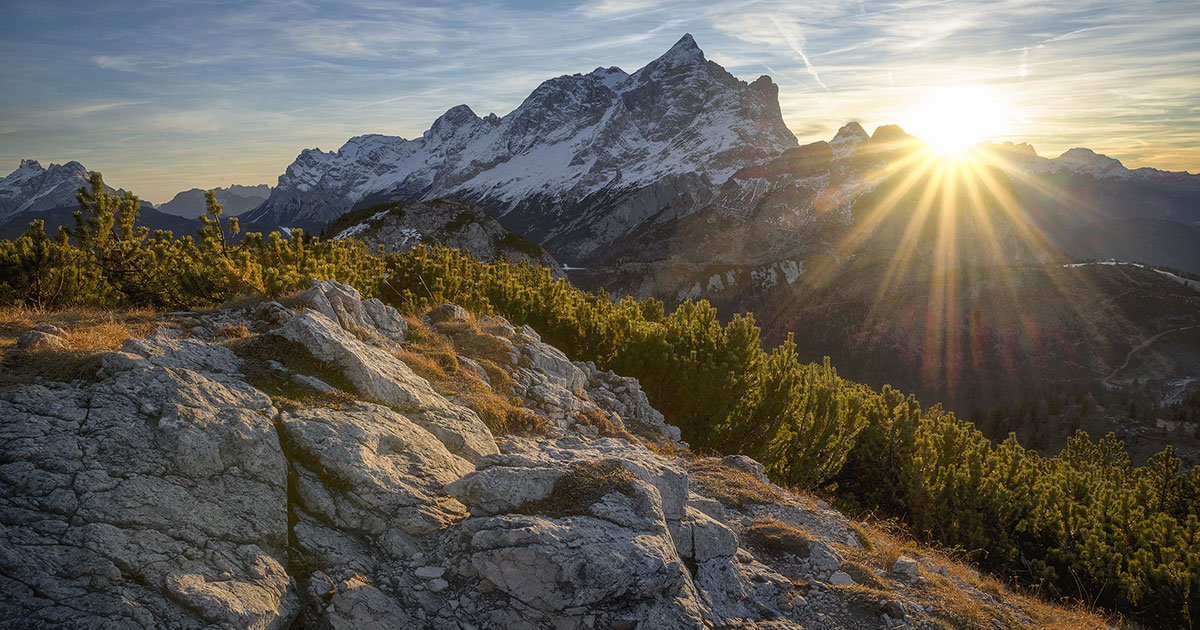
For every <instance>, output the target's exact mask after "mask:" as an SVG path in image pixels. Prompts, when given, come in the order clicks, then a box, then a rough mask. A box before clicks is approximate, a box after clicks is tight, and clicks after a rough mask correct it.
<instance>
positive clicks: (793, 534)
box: [744, 518, 814, 558]
mask: <svg viewBox="0 0 1200 630" xmlns="http://www.w3.org/2000/svg"><path fill="white" fill-rule="evenodd" d="M744 537H745V540H746V542H747V544H749V545H750V546H751V547H754V548H757V549H761V550H762V551H765V552H767V553H769V554H773V555H777V556H778V555H783V554H791V555H793V556H796V557H798V558H807V557H808V556H809V548H808V543H809V541H811V540H813V538H814V536H813V535H812V534H810V533H809V532H807V531H805V530H803V529H801V528H799V527H796V526H794V525H788V524H787V523H784V522H783V521H780V520H777V519H773V518H760V519H755V520H754V521H752V522H751V523H750V525H748V526H747V527H746V530H745V532H744Z"/></svg>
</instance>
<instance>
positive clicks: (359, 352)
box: [276, 311, 497, 461]
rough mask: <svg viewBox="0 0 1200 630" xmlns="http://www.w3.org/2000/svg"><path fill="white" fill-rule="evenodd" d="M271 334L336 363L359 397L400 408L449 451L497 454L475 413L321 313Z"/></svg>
mask: <svg viewBox="0 0 1200 630" xmlns="http://www.w3.org/2000/svg"><path fill="white" fill-rule="evenodd" d="M276 334H278V335H280V336H282V337H284V338H285V339H289V340H291V341H295V342H297V343H299V344H301V345H303V346H304V347H305V348H306V349H307V350H308V351H309V352H310V353H311V354H312V355H313V356H314V357H316V358H317V359H319V360H321V361H325V362H327V363H329V364H331V365H333V366H336V367H337V368H338V369H340V370H341V371H342V374H343V375H344V376H345V377H346V380H347V381H349V382H350V383H351V384H353V385H354V387H355V389H356V390H357V393H358V394H360V395H362V396H363V397H364V398H366V399H368V400H371V401H374V402H378V403H381V404H384V405H388V406H391V407H393V408H397V409H403V410H405V413H407V414H408V415H409V418H410V419H411V420H412V421H413V422H416V423H417V424H419V425H420V426H422V427H423V428H425V429H426V430H428V431H430V432H432V433H433V434H434V435H435V436H437V438H438V439H439V440H441V441H442V443H443V444H445V445H446V448H448V449H449V450H450V452H451V453H454V454H456V455H459V456H461V457H464V458H466V459H467V460H469V461H475V460H477V459H479V458H480V457H482V456H484V455H487V454H489V453H496V452H497V450H496V443H495V440H494V439H493V438H492V433H491V431H489V430H488V428H487V426H485V425H484V424H483V421H482V420H480V419H479V416H477V415H475V412H474V411H471V410H470V409H468V408H466V407H463V406H461V405H456V404H453V403H451V402H450V401H448V400H446V399H445V398H444V397H443V396H441V395H440V394H438V393H437V392H435V391H434V390H433V387H432V386H431V385H430V384H429V382H428V381H426V380H425V379H423V378H421V377H420V376H417V374H416V373H414V372H413V371H412V369H411V368H409V367H408V366H407V365H405V363H404V362H403V361H401V360H400V359H398V358H396V357H395V356H394V355H393V354H391V353H389V352H387V351H386V350H383V349H381V348H377V347H374V346H369V345H367V344H365V343H363V342H361V341H359V340H358V339H356V338H355V337H354V336H353V335H351V334H350V333H348V332H346V331H345V330H343V329H342V328H340V327H339V326H337V325H336V324H334V323H333V322H332V321H330V319H329V318H327V317H325V316H324V315H321V314H319V313H316V312H314V311H305V312H303V313H301V314H299V315H297V316H296V317H293V318H292V319H291V320H290V321H289V322H288V323H287V324H286V325H284V326H283V327H282V328H280V329H279V330H277V331H276Z"/></svg>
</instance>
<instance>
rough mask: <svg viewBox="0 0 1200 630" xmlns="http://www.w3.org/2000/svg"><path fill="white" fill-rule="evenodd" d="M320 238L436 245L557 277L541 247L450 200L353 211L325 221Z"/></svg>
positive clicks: (389, 247)
mask: <svg viewBox="0 0 1200 630" xmlns="http://www.w3.org/2000/svg"><path fill="white" fill-rule="evenodd" d="M326 234H328V235H331V236H332V237H333V239H334V240H340V239H343V238H355V239H358V240H360V241H363V242H364V243H366V244H367V246H368V247H370V248H371V250H372V251H376V250H382V251H388V252H405V251H408V250H410V249H412V248H413V247H416V246H417V245H421V244H432V243H439V244H442V245H445V246H447V247H453V248H455V249H460V250H462V251H464V252H467V253H469V254H471V255H472V256H474V257H476V258H478V259H479V260H482V261H484V262H492V261H496V260H507V261H510V262H521V261H524V262H529V263H532V264H534V265H538V266H540V267H549V268H550V269H552V270H554V271H555V272H556V273H559V274H561V273H562V269H561V267H560V266H559V264H558V262H556V261H555V260H554V258H553V257H551V256H550V254H549V253H547V252H546V250H544V249H542V248H541V246H539V245H536V244H535V243H533V242H532V241H529V240H527V239H526V238H525V237H523V236H521V235H519V234H515V233H513V232H510V231H508V230H507V229H505V228H504V226H503V225H501V224H500V222H499V221H497V220H496V219H495V218H493V217H492V215H490V214H488V213H486V212H484V211H483V209H481V208H480V207H479V206H476V205H474V204H470V203H466V202H462V201H453V200H450V199H436V200H433V201H429V202H422V201H400V202H394V203H388V204H382V205H379V206H372V207H370V208H364V209H362V210H355V211H353V212H350V213H347V214H344V215H342V216H340V217H338V218H337V219H335V220H334V221H333V222H332V223H330V224H329V228H328V229H327V230H326Z"/></svg>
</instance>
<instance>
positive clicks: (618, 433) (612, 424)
mask: <svg viewBox="0 0 1200 630" xmlns="http://www.w3.org/2000/svg"><path fill="white" fill-rule="evenodd" d="M577 422H578V423H579V424H583V425H587V426H590V427H596V431H598V432H599V434H600V437H614V438H621V439H624V440H626V441H628V442H629V443H631V444H637V443H638V439H637V437H635V436H634V435H633V434H632V433H630V432H629V431H628V430H627V429H626V428H625V425H623V424H621V422H620V421H618V420H613V419H612V418H610V417H608V414H606V413H604V412H603V411H601V410H599V409H596V408H588V409H584V410H583V411H581V412H579V416H578V418H577Z"/></svg>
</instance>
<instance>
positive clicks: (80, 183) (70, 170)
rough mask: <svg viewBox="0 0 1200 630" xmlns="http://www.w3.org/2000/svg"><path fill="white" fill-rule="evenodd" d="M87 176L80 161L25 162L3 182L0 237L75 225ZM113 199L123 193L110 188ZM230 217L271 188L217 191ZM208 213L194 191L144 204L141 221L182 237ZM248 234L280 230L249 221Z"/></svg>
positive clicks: (0, 184)
mask: <svg viewBox="0 0 1200 630" xmlns="http://www.w3.org/2000/svg"><path fill="white" fill-rule="evenodd" d="M89 174H90V171H88V170H87V169H86V168H85V167H84V166H83V165H82V164H80V163H79V162H75V161H71V162H67V163H66V164H51V165H50V167H49V168H46V167H43V166H42V165H41V164H39V163H38V162H37V160H21V164H20V166H19V167H17V170H15V171H13V172H12V173H10V174H9V175H8V177H3V178H0V238H15V237H16V236H18V235H20V234H21V233H23V232H25V230H26V229H27V228H28V226H29V222H30V221H34V220H39V219H40V220H42V221H44V222H45V225H46V231H47V232H49V233H53V232H54V231H55V229H56V228H57V227H58V226H60V225H66V226H71V225H74V219H73V218H72V213H74V212H75V211H76V210H78V209H79V204H78V202H77V201H76V199H75V196H76V194H78V192H79V189H80V188H87V187H88V186H89V184H88V177H89ZM105 190H107V191H108V192H110V193H112V194H116V195H123V194H125V191H124V190H118V189H114V188H112V187H111V186H108V185H107V184H106V185H105ZM213 190H214V192H215V193H216V195H217V201H219V202H221V204H222V206H223V208H222V212H223V214H224V215H225V216H226V217H233V216H238V215H239V214H242V213H244V212H245V211H246V210H248V209H250V208H253V207H254V206H257V205H258V204H260V203H262V201H263V200H264V199H266V198H267V196H268V195H269V194H270V191H271V188H270V186H267V185H266V184H260V185H258V186H239V185H236V184H235V185H233V186H230V187H229V188H216V189H213ZM201 214H204V191H203V190H201V189H199V188H193V189H191V190H186V191H184V192H181V193H179V194H177V195H175V197H174V198H173V199H172V200H171V201H169V202H167V203H164V204H162V205H161V206H158V207H155V206H154V205H153V204H151V203H149V202H146V201H142V202H141V209H140V214H139V222H140V223H141V224H142V225H145V226H147V227H149V228H150V229H151V230H171V231H172V232H173V233H175V234H177V235H182V234H191V233H193V232H195V231H196V229H197V228H198V227H199V226H200V222H199V221H198V220H197V217H199V216H200V215H201ZM243 227H244V229H246V230H253V231H266V230H270V229H273V228H275V227H276V226H275V225H262V224H256V223H253V222H244V223H243Z"/></svg>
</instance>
